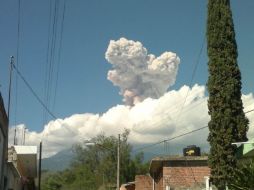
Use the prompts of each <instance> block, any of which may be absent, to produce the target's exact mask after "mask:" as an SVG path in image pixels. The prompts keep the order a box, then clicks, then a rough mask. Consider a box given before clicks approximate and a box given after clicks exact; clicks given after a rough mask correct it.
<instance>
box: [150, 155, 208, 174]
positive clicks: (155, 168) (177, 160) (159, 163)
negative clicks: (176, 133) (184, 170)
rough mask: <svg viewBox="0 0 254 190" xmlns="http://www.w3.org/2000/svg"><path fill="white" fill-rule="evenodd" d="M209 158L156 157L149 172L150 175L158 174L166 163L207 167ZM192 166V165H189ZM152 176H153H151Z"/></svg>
mask: <svg viewBox="0 0 254 190" xmlns="http://www.w3.org/2000/svg"><path fill="white" fill-rule="evenodd" d="M207 160H208V156H160V157H155V158H153V159H152V160H151V162H150V167H149V172H150V175H151V174H153V173H158V172H159V171H160V168H162V167H163V166H165V165H164V163H165V162H167V163H171V164H174V165H175V166H176V165H182V164H181V163H186V162H188V163H193V164H194V163H196V164H197V163H199V161H201V162H202V165H207ZM184 165H185V166H186V164H184ZM188 166H190V165H188ZM151 176H152V175H151Z"/></svg>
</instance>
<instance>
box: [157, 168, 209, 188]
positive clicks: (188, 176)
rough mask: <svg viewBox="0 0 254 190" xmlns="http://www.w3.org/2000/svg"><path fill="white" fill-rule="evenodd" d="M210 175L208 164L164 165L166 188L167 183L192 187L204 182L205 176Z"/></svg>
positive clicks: (174, 185)
mask: <svg viewBox="0 0 254 190" xmlns="http://www.w3.org/2000/svg"><path fill="white" fill-rule="evenodd" d="M209 175H210V168H208V167H207V166H198V167H197V166H195V167H164V168H163V181H164V184H163V186H164V189H166V185H169V186H170V187H191V186H194V185H197V184H204V183H205V179H204V176H209ZM157 190H159V189H157ZM161 190H162V189H161Z"/></svg>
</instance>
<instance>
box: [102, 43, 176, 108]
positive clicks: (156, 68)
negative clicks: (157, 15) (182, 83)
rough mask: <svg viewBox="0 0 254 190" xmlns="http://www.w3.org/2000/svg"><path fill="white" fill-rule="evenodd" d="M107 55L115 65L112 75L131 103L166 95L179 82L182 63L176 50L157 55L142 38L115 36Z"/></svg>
mask: <svg viewBox="0 0 254 190" xmlns="http://www.w3.org/2000/svg"><path fill="white" fill-rule="evenodd" d="M105 57H106V59H107V60H108V62H109V63H111V64H112V66H113V70H110V71H109V72H108V79H109V80H110V81H112V83H113V84H114V85H115V86H119V87H120V89H121V90H120V94H121V95H122V96H123V101H124V102H125V103H126V104H128V105H134V104H136V103H137V102H140V101H142V100H144V99H146V98H148V97H150V98H159V97H160V96H162V95H163V94H164V93H165V92H166V91H167V89H168V88H169V87H170V86H172V85H173V84H174V83H175V79H176V74H177V70H178V65H179V63H180V59H179V57H178V56H177V55H176V54H175V53H172V52H164V53H163V54H162V55H160V56H159V57H157V58H156V57H155V55H153V54H148V52H147V49H146V48H145V47H144V46H143V45H142V44H141V43H140V42H138V41H137V42H134V41H132V40H127V39H125V38H120V39H119V40H117V41H114V40H111V41H110V43H109V46H108V49H107V52H106V55H105Z"/></svg>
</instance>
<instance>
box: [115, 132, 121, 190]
mask: <svg viewBox="0 0 254 190" xmlns="http://www.w3.org/2000/svg"><path fill="white" fill-rule="evenodd" d="M120 141H121V139H120V134H118V146H117V183H116V188H117V190H119V189H120Z"/></svg>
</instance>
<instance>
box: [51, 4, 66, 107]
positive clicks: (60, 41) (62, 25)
mask: <svg viewBox="0 0 254 190" xmlns="http://www.w3.org/2000/svg"><path fill="white" fill-rule="evenodd" d="M65 9H66V0H64V5H63V13H62V21H61V28H60V40H59V48H58V60H57V68H56V83H55V91H54V97H53V109H54V107H55V103H56V94H57V87H58V77H59V67H60V61H61V52H62V41H63V30H64V20H65Z"/></svg>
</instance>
